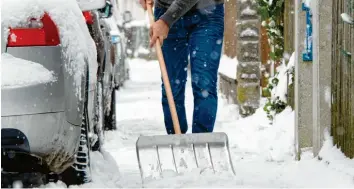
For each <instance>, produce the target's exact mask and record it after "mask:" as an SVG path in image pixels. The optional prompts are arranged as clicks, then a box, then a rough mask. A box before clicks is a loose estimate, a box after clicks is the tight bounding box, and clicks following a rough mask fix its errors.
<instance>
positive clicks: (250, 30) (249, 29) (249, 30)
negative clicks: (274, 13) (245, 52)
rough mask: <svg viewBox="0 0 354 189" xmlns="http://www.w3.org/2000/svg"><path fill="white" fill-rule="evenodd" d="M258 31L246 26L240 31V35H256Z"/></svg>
mask: <svg viewBox="0 0 354 189" xmlns="http://www.w3.org/2000/svg"><path fill="white" fill-rule="evenodd" d="M257 36H258V33H257V31H255V30H252V29H251V28H247V29H245V30H243V31H242V32H241V37H257Z"/></svg>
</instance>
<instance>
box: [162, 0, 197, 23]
mask: <svg viewBox="0 0 354 189" xmlns="http://www.w3.org/2000/svg"><path fill="white" fill-rule="evenodd" d="M198 1H199V0H174V1H173V3H172V4H171V5H170V7H169V8H168V9H167V11H166V12H165V13H164V14H163V15H162V16H161V17H160V19H161V20H163V21H165V22H166V23H167V24H168V26H169V27H171V26H172V24H174V23H175V22H176V21H177V20H178V19H179V18H181V17H182V16H183V15H184V14H185V13H186V12H188V11H189V10H190V9H191V8H192V7H193V6H194V5H195V4H197V2H198Z"/></svg>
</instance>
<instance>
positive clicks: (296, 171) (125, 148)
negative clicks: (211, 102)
mask: <svg viewBox="0 0 354 189" xmlns="http://www.w3.org/2000/svg"><path fill="white" fill-rule="evenodd" d="M130 68H131V80H129V81H127V82H126V85H125V87H124V88H123V89H121V90H120V91H119V95H118V103H117V110H118V114H117V124H118V128H119V130H118V131H113V132H109V133H107V135H106V141H105V144H104V151H105V153H104V154H103V155H101V154H99V153H94V154H92V156H93V157H92V159H93V165H92V169H93V180H94V181H93V183H90V184H86V185H83V186H80V187H85V188H87V187H100V188H102V187H123V188H141V187H142V186H141V181H140V172H139V168H138V163H137V158H136V151H135V142H136V140H137V138H138V136H139V135H140V134H144V135H152V134H165V129H164V124H163V113H162V108H161V100H160V99H161V93H160V86H161V79H160V72H159V71H160V70H159V65H158V62H156V61H145V60H141V59H133V60H132V61H130ZM189 82H190V80H189ZM189 82H188V83H187V90H186V108H187V115H188V122H189V124H190V123H191V121H192V108H193V95H192V91H191V86H190V83H189ZM268 122H269V121H268V120H267V118H266V113H265V112H264V111H263V110H262V108H260V109H259V110H258V111H257V112H256V113H255V115H253V116H250V117H248V118H241V117H239V115H238V111H237V107H236V106H235V105H229V104H226V101H225V100H224V99H222V98H220V100H219V109H218V116H217V121H216V125H215V131H223V132H226V133H227V134H228V136H229V139H230V150H231V153H232V154H231V155H232V160H233V164H234V167H235V171H236V176H234V177H219V176H215V177H205V176H200V175H191V174H188V175H185V176H182V177H178V178H174V179H168V180H162V181H158V182H154V183H152V184H151V185H149V187H165V188H171V187H214V188H215V187H233V188H235V187H257V188H265V187H269V188H278V187H289V188H290V187H291V188H295V187H317V188H328V187H336V188H338V187H346V188H354V160H349V159H346V158H345V157H344V156H343V155H342V154H341V153H340V151H339V150H338V149H336V148H335V147H333V146H332V145H331V140H328V141H327V142H326V143H325V147H324V148H323V149H322V151H321V156H322V158H323V159H322V161H319V160H317V158H313V157H312V155H311V153H309V152H305V153H304V154H303V155H302V160H301V161H300V162H298V161H295V160H294V154H293V151H294V150H293V146H294V145H293V141H294V132H293V128H294V112H292V111H291V109H286V110H285V111H284V112H283V113H281V114H280V115H278V116H277V117H276V119H275V123H274V125H272V126H271V125H269V124H268ZM118 167H119V169H118Z"/></svg>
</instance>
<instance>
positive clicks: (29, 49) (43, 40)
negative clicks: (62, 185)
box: [1, 0, 105, 187]
mask: <svg viewBox="0 0 354 189" xmlns="http://www.w3.org/2000/svg"><path fill="white" fill-rule="evenodd" d="M91 2H96V3H97V4H95V5H94V6H93V5H92V4H86V5H90V7H88V6H86V5H85V4H80V3H79V6H78V3H77V2H76V1H75V0H66V1H65V3H62V1H61V0H47V1H34V0H3V1H2V6H3V8H2V18H1V26H2V32H1V35H2V36H1V44H2V66H3V65H10V67H9V66H8V67H6V66H4V67H2V70H1V72H2V80H4V81H8V82H7V83H6V82H5V83H3V82H2V86H1V104H2V105H1V140H2V142H1V151H2V158H1V164H2V172H1V173H2V174H1V178H2V183H1V185H2V187H9V186H11V185H12V184H13V181H15V180H21V181H22V184H23V186H24V187H32V186H38V185H40V184H43V183H46V182H48V181H50V180H52V179H53V180H57V179H61V180H63V181H64V182H66V183H69V184H80V183H83V182H89V181H90V180H91V178H90V151H91V148H92V145H94V144H92V143H91V141H92V139H91V133H93V132H95V130H97V129H95V128H96V127H97V124H96V121H95V117H97V115H96V112H97V110H96V105H95V104H96V103H97V98H96V97H97V96H99V93H98V91H97V87H96V86H97V81H98V80H97V70H98V65H97V54H96V47H95V44H94V41H93V40H92V38H91V36H90V34H89V31H88V29H87V26H86V24H85V18H84V16H83V14H82V11H87V10H92V9H98V8H102V7H103V6H105V2H104V0H94V1H92V0H91ZM33 3H36V5H35V8H33ZM80 8H81V9H80ZM87 8H89V9H87ZM16 65H17V66H18V67H17V68H16V67H15V68H14V66H16ZM22 66H27V67H28V68H29V69H26V70H24V69H20V68H22ZM29 71H32V72H29ZM4 73H6V74H4ZM16 74H17V75H16ZM4 75H5V76H6V75H7V76H8V77H9V78H10V76H11V77H12V78H13V79H9V78H7V80H6V79H3V77H4ZM41 76H43V77H41ZM44 78H46V79H44ZM48 78H49V79H48ZM30 81H33V82H30Z"/></svg>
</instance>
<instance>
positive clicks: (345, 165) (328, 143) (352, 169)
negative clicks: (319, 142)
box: [319, 131, 354, 182]
mask: <svg viewBox="0 0 354 189" xmlns="http://www.w3.org/2000/svg"><path fill="white" fill-rule="evenodd" d="M319 156H320V157H321V159H322V161H323V162H325V163H326V164H327V166H328V167H330V168H331V169H334V170H336V171H338V172H340V173H344V174H346V175H349V176H352V177H353V179H354V160H353V159H349V158H347V157H345V155H344V154H343V153H342V152H341V151H340V149H338V148H337V147H336V146H334V145H333V138H332V137H331V136H330V134H329V132H328V131H326V132H325V141H324V143H323V147H322V149H321V151H320V153H319ZM353 182H354V180H353Z"/></svg>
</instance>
